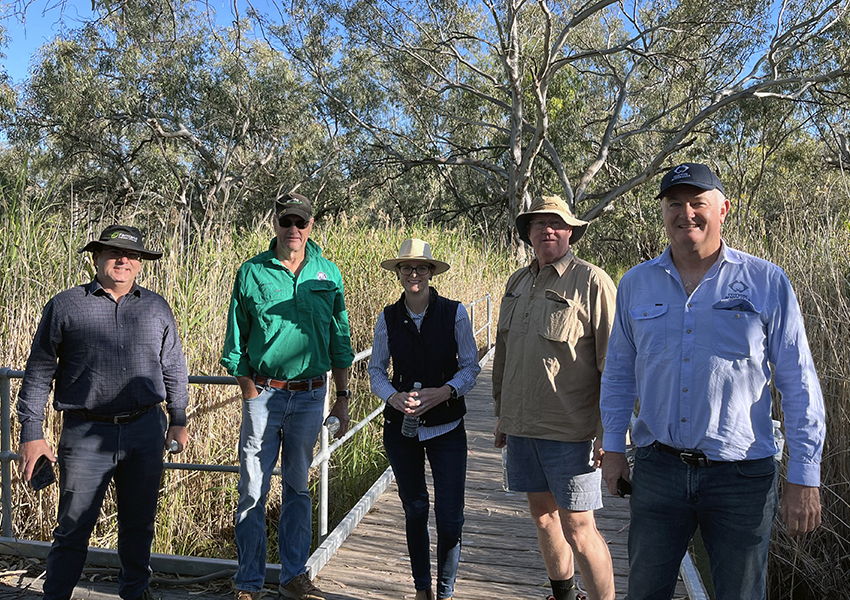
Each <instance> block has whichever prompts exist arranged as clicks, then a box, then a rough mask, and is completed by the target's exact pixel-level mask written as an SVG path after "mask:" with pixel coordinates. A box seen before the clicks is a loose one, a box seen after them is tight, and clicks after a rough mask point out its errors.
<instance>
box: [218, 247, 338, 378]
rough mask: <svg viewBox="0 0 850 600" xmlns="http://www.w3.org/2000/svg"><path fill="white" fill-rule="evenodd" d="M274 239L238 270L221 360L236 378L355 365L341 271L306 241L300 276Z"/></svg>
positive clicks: (313, 373) (310, 373)
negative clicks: (280, 257) (289, 266)
mask: <svg viewBox="0 0 850 600" xmlns="http://www.w3.org/2000/svg"><path fill="white" fill-rule="evenodd" d="M276 242H277V240H276V239H272V242H271V245H270V246H269V249H268V250H267V251H266V252H263V253H261V254H258V255H257V256H255V257H254V258H252V259H250V260H248V261H246V262H245V263H243V264H242V266H241V267H239V271H238V272H237V273H236V281H235V283H234V285H233V295H232V297H231V299H230V309H229V312H228V316H227V335H226V338H225V341H224V352H223V356H222V359H221V364H222V365H223V366H224V367H225V368H226V369H227V372H228V373H230V374H231V375H234V376H236V377H251V376H253V375H255V374H259V375H262V376H264V377H271V378H273V379H285V380H290V379H292V380H300V379H309V378H312V377H318V376H319V375H323V374H324V373H327V372H328V371H329V370H330V369H331V367H334V368H338V369H346V368H348V367H350V366H351V363H352V362H353V361H354V352H353V351H352V350H351V339H350V333H349V327H348V313H347V312H346V310H345V298H344V296H343V287H342V275H341V274H340V272H339V269H338V268H337V266H336V265H335V264H334V263H332V262H331V261H329V260H327V259H326V258H324V257H323V256H322V250H321V248H319V245H318V244H316V243H315V242H314V241H313V240H307V248H306V254H305V258H304V263H303V265H302V267H301V270H300V271H299V273H298V277H297V278H296V277H295V275H294V274H293V273H292V272H291V271H290V270H289V269H287V268H286V267H284V266H283V263H281V262H280V261H279V260H278V259H277V257H276V256H275V253H274V247H275V244H276Z"/></svg>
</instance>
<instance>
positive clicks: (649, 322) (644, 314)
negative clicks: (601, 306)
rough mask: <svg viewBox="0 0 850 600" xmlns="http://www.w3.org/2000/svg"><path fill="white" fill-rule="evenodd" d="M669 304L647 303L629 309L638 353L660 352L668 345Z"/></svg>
mask: <svg viewBox="0 0 850 600" xmlns="http://www.w3.org/2000/svg"><path fill="white" fill-rule="evenodd" d="M667 308H668V307H667V305H666V304H645V305H642V306H636V307H635V308H633V309H631V310H630V311H629V314H631V317H632V330H633V333H634V338H635V349H636V351H637V353H638V354H658V353H659V352H663V351H664V349H665V348H666V347H667V318H666V315H667Z"/></svg>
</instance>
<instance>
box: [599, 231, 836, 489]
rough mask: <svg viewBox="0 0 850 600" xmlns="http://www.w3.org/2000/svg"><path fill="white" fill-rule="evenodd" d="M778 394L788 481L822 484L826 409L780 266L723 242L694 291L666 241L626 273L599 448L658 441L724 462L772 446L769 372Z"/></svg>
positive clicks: (765, 452) (768, 451) (761, 454)
mask: <svg viewBox="0 0 850 600" xmlns="http://www.w3.org/2000/svg"><path fill="white" fill-rule="evenodd" d="M771 365H773V366H774V383H775V385H776V388H777V389H778V390H779V392H780V393H781V396H782V408H783V412H784V414H785V431H786V438H787V443H788V450H789V454H790V460H789V463H788V481H789V482H791V483H796V484H800V485H807V486H817V485H819V482H820V457H821V452H822V449H823V439H824V433H825V425H824V406H823V397H822V395H821V389H820V384H819V382H818V378H817V374H816V373H815V368H814V363H813V361H812V356H811V352H810V350H809V344H808V341H807V339H806V332H805V328H804V325H803V319H802V315H801V313H800V307H799V305H798V303H797V297H796V296H795V295H794V291H793V289H792V288H791V284H790V282H789V281H788V278H787V277H786V275H785V273H784V272H783V271H782V269H780V268H779V267H777V266H776V265H774V264H772V263H770V262H768V261H765V260H762V259H760V258H756V257H754V256H751V255H749V254H746V253H743V252H739V251H736V250H734V249H732V248H729V247H728V246H726V244H725V243H723V245H722V248H721V254H720V257H719V259H718V260H717V262H716V263H715V264H714V265H713V266H712V267H711V268H710V269H709V271H708V272H707V273H706V275H705V277H703V279H702V281H701V282H700V284H699V285H698V286H697V288H696V289H695V290H694V292H693V294H691V296H690V297H687V295H686V294H685V290H684V288H683V287H682V283H681V279H680V278H679V274H678V271H677V270H676V268H675V266H674V265H673V260H672V255H671V253H670V248H669V247H668V248H667V250H665V252H664V253H663V254H662V255H661V256H659V257H658V258H655V259H653V260H651V261H648V262H646V263H643V264H641V265H638V266H637V267H635V268H633V269H631V270H630V271H629V272H628V273H626V274H625V275H624V276H623V278H622V280H621V281H620V286H619V289H618V291H617V315H616V318H615V322H614V329H613V331H612V333H611V341H610V343H609V345H608V358H607V363H606V367H605V372H604V374H603V377H602V398H601V408H602V421H603V425H604V427H605V437H604V445H603V448H604V449H605V450H606V451H610V452H624V451H625V445H626V430H627V428H628V425H629V419H630V417H631V415H632V410H633V408H634V405H635V399H636V398H638V399H639V400H640V415H639V416H638V417H637V421H636V423H635V424H634V426H633V428H632V438H633V440H634V443H635V445H637V446H648V445H650V444H652V443H653V442H655V441H656V440H657V441H659V442H661V443H663V444H667V445H668V446H672V447H674V448H680V449H699V450H702V451H703V452H705V454H706V456H707V457H708V458H709V459H712V460H718V461H738V460H754V459H760V458H766V457H768V456H771V455H772V454H774V452H775V445H774V435H773V425H772V423H771V392H770V377H771V368H770V366H771Z"/></svg>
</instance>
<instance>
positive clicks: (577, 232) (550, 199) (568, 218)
mask: <svg viewBox="0 0 850 600" xmlns="http://www.w3.org/2000/svg"><path fill="white" fill-rule="evenodd" d="M541 214H550V215H558V216H559V217H561V218H562V219H563V220H564V223H566V224H567V225H569V226H571V227H572V228H573V232H572V234H571V235H570V244H575V243H576V242H577V241H579V239H580V238H581V236H583V235H584V232H585V231H586V230H587V225H588V222H587V221H582V220H581V219H578V218H576V217H575V215H573V211H571V210H570V207H569V205H568V204H567V203H566V202H564V201H563V200H562V199H561V197H560V196H540V197H538V198H535V199H534V200H533V201H532V202H531V206H530V207H529V208H528V210H527V211H526V212H522V213H519V214H518V215H517V217H516V228H517V232H518V233H519V237H520V239H521V240H522V241H523V242H525V243H526V244H528V245H529V246H530V245H531V240H530V239H529V237H528V222H529V221H530V220H531V218H532V217H533V216H535V215H541Z"/></svg>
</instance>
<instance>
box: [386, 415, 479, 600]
mask: <svg viewBox="0 0 850 600" xmlns="http://www.w3.org/2000/svg"><path fill="white" fill-rule="evenodd" d="M384 446H385V447H386V450H387V458H388V459H389V461H390V465H392V468H393V473H395V478H396V483H397V485H398V495H399V498H401V503H402V505H403V506H404V519H405V529H406V532H407V551H408V553H409V554H410V567H411V570H412V571H413V584H414V586H415V588H416V589H417V590H427V589H430V588H431V542H430V538H429V535H428V511H429V503H428V488H427V487H426V485H425V456H426V454H427V456H428V462H429V463H430V464H431V473H432V475H433V477H434V516H435V517H436V521H437V597H438V598H449V597H451V596H452V595H453V593H454V584H455V577H456V576H457V565H458V561H459V560H460V547H461V530H462V529H463V498H464V486H465V484H466V430H465V429H464V426H463V421H461V422H460V424H459V425H458V426H457V427H455V428H454V429H452V430H451V431H449V432H448V433H445V434H443V435H440V436H437V437H435V438H432V439H430V440H426V441H424V442H420V441H419V439H418V438H409V437H405V436H403V435H402V434H401V419H399V422H398V423H385V425H384Z"/></svg>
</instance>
